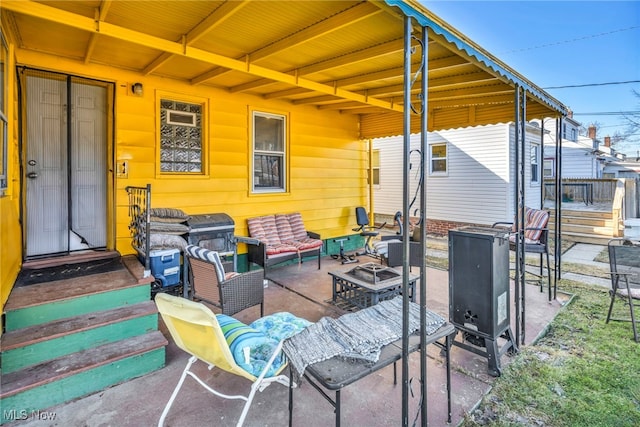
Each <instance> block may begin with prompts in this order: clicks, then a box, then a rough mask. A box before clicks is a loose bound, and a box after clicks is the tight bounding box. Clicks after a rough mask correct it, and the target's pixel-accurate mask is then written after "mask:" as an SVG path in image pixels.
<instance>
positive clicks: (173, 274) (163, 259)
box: [149, 249, 180, 288]
mask: <svg viewBox="0 0 640 427" xmlns="http://www.w3.org/2000/svg"><path fill="white" fill-rule="evenodd" d="M149 261H150V262H149V263H150V264H151V274H152V275H153V277H155V278H156V282H158V283H160V284H161V285H162V287H163V288H167V287H170V286H174V285H178V284H179V283H180V250H179V249H158V250H152V251H150V252H149Z"/></svg>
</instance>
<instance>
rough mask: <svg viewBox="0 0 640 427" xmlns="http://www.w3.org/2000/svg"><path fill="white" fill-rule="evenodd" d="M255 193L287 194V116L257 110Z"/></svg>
mask: <svg viewBox="0 0 640 427" xmlns="http://www.w3.org/2000/svg"><path fill="white" fill-rule="evenodd" d="M252 120H253V174H252V178H253V183H252V188H253V192H256V193H270V192H284V191H286V187H285V182H286V179H285V178H286V177H285V173H286V171H287V164H286V149H287V120H286V117H285V116H284V115H281V114H271V113H264V112H260V111H254V112H253V114H252Z"/></svg>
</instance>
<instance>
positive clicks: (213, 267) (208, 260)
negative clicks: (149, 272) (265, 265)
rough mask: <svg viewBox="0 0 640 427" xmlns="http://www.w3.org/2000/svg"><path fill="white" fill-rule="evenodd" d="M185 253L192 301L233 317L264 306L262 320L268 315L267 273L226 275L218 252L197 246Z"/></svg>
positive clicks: (261, 310)
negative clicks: (266, 307) (252, 308)
mask: <svg viewBox="0 0 640 427" xmlns="http://www.w3.org/2000/svg"><path fill="white" fill-rule="evenodd" d="M184 254H185V264H186V268H187V274H186V275H185V276H186V277H187V280H188V283H189V287H190V292H191V294H190V296H191V299H192V300H199V301H204V302H206V303H209V304H211V305H213V306H215V307H218V308H220V309H221V310H222V314H226V315H229V316H232V315H234V314H236V313H238V312H240V311H242V310H244V309H246V308H249V307H253V306H254V305H260V317H262V316H263V315H264V285H263V281H264V270H262V269H259V270H252V271H248V272H246V273H236V272H229V273H226V272H225V271H224V267H223V265H222V261H221V260H220V256H219V255H218V253H217V252H215V251H210V250H208V249H204V248H201V247H199V246H196V245H189V246H187V247H186V248H185V251H184Z"/></svg>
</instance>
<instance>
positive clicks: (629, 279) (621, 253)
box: [607, 239, 640, 342]
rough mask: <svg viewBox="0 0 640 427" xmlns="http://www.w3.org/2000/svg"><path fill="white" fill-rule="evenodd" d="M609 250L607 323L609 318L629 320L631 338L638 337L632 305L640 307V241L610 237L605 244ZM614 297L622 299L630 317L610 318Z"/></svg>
mask: <svg viewBox="0 0 640 427" xmlns="http://www.w3.org/2000/svg"><path fill="white" fill-rule="evenodd" d="M607 248H608V250H609V266H610V268H611V289H610V290H609V295H610V296H611V303H610V304H609V312H608V313H607V323H609V321H610V320H616V321H626V322H631V327H632V328H633V339H634V340H635V342H640V341H639V338H638V328H637V320H636V318H635V313H634V306H635V307H640V243H637V242H636V243H634V242H631V241H630V240H627V239H611V240H610V241H609V244H608V245H607ZM616 299H621V300H622V301H624V303H625V305H628V306H629V314H630V315H631V316H630V318H612V317H611V313H612V311H613V304H614V302H615V301H616Z"/></svg>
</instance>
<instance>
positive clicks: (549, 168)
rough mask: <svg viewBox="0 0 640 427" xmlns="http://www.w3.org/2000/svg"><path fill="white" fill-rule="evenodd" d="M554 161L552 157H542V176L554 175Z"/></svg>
mask: <svg viewBox="0 0 640 427" xmlns="http://www.w3.org/2000/svg"><path fill="white" fill-rule="evenodd" d="M555 170H556V167H555V161H554V159H553V158H550V159H544V167H543V170H542V176H543V177H544V178H553V177H554V176H555Z"/></svg>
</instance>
